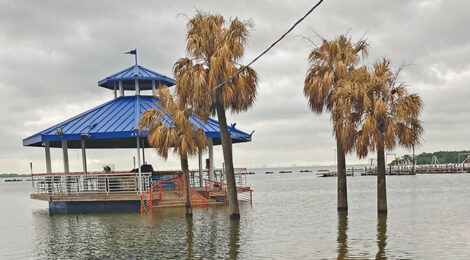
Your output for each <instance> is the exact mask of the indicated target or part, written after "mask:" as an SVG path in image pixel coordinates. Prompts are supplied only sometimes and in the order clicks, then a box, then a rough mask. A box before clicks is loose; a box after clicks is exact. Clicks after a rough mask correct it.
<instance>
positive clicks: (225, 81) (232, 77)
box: [198, 0, 323, 97]
mask: <svg viewBox="0 0 470 260" xmlns="http://www.w3.org/2000/svg"><path fill="white" fill-rule="evenodd" d="M322 2H323V0H320V1H318V3H316V4H315V5H314V6H313V7H312V8H310V10H308V12H307V13H306V14H305V15H304V16H302V17H301V18H300V19H299V20H297V22H295V23H294V24H293V25H292V26H291V27H290V28H289V30H287V31H286V32H285V33H284V34H283V35H281V37H279V39H277V40H276V41H275V42H273V43H272V44H271V46H269V47H268V48H267V49H266V50H264V51H263V52H262V53H261V54H259V55H258V56H257V57H256V58H254V59H253V60H252V61H251V62H250V63H248V65H246V66H244V67H243V68H242V69H241V70H239V71H238V72H237V73H235V74H233V75H232V76H231V77H229V78H228V79H226V80H224V81H223V82H222V83H220V84H219V85H217V86H216V87H215V88H213V89H210V90H208V91H206V92H204V93H202V94H201V95H200V96H198V97H201V96H205V95H207V94H209V93H210V92H212V91H215V90H217V89H218V88H220V87H222V86H223V85H225V84H226V83H227V82H230V81H232V80H233V79H234V78H235V77H236V76H238V75H239V74H240V73H242V72H243V71H245V70H246V68H248V67H250V66H251V65H252V64H253V63H255V62H256V61H257V60H258V59H259V58H261V57H262V56H264V55H265V54H266V53H267V52H268V51H270V50H271V49H272V48H273V47H274V46H276V44H278V43H279V42H280V41H281V40H282V39H284V37H286V35H287V34H289V33H290V32H291V31H292V30H294V28H295V27H296V26H297V25H298V24H299V23H301V22H302V21H303V20H304V19H305V18H307V16H309V15H310V13H312V12H313V10H315V9H316V8H317V7H318V6H319V5H320V4H321V3H322Z"/></svg>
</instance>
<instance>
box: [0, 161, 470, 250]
mask: <svg viewBox="0 0 470 260" xmlns="http://www.w3.org/2000/svg"><path fill="white" fill-rule="evenodd" d="M294 171H297V169H296V170H294ZM247 180H248V182H249V184H250V186H251V187H252V188H253V189H254V190H255V192H254V195H253V196H254V203H253V206H252V207H250V206H249V205H244V206H242V219H241V220H240V222H236V221H235V222H234V221H229V219H228V216H227V214H226V212H225V210H224V208H210V209H207V210H201V209H197V210H195V215H194V217H193V219H192V220H188V219H186V218H185V217H184V212H183V211H182V210H165V211H163V210H161V211H155V212H154V214H153V216H152V217H141V216H140V214H138V213H135V214H134V213H126V214H115V213H112V214H74V215H57V214H56V215H50V214H49V211H48V209H47V203H46V202H40V201H33V200H30V199H29V192H30V190H31V184H30V183H29V182H20V183H3V181H2V182H1V183H0V205H1V214H0V259H58V258H60V259H71V258H99V259H111V258H124V259H136V258H154V259H199V258H201V259H224V258H225V259H229V258H231V259H336V258H357V259H373V258H390V259H406V258H408V259H470V174H466V175H435V176H431V175H417V176H387V184H388V199H389V214H388V216H387V217H380V218H379V217H377V214H376V205H375V203H376V201H375V194H376V193H375V184H376V179H375V177H361V176H357V177H350V178H348V181H349V183H348V191H349V204H350V210H349V213H347V214H338V213H337V212H336V208H335V207H336V193H335V190H336V179H335V178H319V177H316V175H315V174H312V173H295V172H294V173H292V174H271V175H265V174H264V170H263V171H260V172H258V174H256V175H250V176H248V177H247Z"/></svg>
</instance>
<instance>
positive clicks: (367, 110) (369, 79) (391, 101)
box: [337, 58, 423, 213]
mask: <svg viewBox="0 0 470 260" xmlns="http://www.w3.org/2000/svg"><path fill="white" fill-rule="evenodd" d="M400 70H401V69H400ZM400 70H398V71H397V72H396V73H393V72H392V70H391V67H390V61H389V60H388V59H385V58H384V59H382V60H381V61H379V62H377V63H376V64H375V65H374V70H373V71H372V72H367V71H364V70H362V71H361V72H362V80H361V82H362V84H352V85H349V86H348V87H345V88H343V89H342V90H341V91H339V93H337V94H338V95H337V98H340V99H341V100H342V102H341V106H342V108H343V111H342V112H341V113H338V120H337V121H338V122H340V123H339V125H343V126H344V125H350V127H353V128H355V129H356V130H355V135H356V139H355V142H356V143H355V148H356V153H357V155H358V156H359V157H360V158H365V157H366V156H367V155H368V153H369V151H372V152H374V151H376V152H377V210H378V212H379V213H387V192H386V183H385V149H388V150H391V149H393V148H395V147H396V146H397V145H401V146H404V147H406V148H410V149H411V148H413V147H414V146H416V145H418V144H419V142H420V137H421V135H422V133H423V127H422V125H421V121H420V120H419V115H420V112H421V109H422V106H423V102H422V100H421V98H420V97H419V96H418V95H417V94H408V92H407V89H406V86H405V85H404V84H396V81H397V78H398V74H399V72H400ZM348 100H352V102H349V101H348ZM345 103H349V104H350V105H345ZM340 114H342V116H341V115H340ZM338 131H341V130H338Z"/></svg>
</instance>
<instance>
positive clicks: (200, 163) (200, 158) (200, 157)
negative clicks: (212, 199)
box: [198, 150, 204, 187]
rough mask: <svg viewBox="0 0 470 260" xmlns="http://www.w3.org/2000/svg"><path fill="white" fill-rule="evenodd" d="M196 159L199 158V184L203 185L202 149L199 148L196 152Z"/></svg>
mask: <svg viewBox="0 0 470 260" xmlns="http://www.w3.org/2000/svg"><path fill="white" fill-rule="evenodd" d="M198 159H199V186H200V187H202V186H204V175H203V174H202V151H201V150H199V152H198Z"/></svg>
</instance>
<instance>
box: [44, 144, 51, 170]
mask: <svg viewBox="0 0 470 260" xmlns="http://www.w3.org/2000/svg"><path fill="white" fill-rule="evenodd" d="M45 150H46V172H47V173H51V172H52V168H51V144H50V143H49V141H46V142H45Z"/></svg>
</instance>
